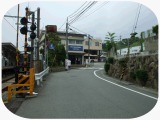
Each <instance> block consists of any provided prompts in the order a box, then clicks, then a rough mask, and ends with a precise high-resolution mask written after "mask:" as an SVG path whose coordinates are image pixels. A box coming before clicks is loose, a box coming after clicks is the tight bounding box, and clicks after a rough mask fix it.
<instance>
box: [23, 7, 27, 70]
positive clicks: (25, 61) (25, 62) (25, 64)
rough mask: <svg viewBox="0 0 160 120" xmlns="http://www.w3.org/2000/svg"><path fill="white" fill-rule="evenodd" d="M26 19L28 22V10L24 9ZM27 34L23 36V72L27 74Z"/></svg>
mask: <svg viewBox="0 0 160 120" xmlns="http://www.w3.org/2000/svg"><path fill="white" fill-rule="evenodd" d="M26 19H27V21H28V8H26ZM26 28H28V25H27V24H26ZM27 46H28V43H27V33H26V34H25V43H24V52H25V53H24V66H25V67H24V72H25V73H26V72H27V58H28V54H27Z"/></svg>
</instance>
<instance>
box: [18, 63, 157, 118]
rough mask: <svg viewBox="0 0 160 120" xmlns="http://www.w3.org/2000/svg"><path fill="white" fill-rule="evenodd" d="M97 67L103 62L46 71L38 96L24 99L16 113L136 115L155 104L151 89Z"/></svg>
mask: <svg viewBox="0 0 160 120" xmlns="http://www.w3.org/2000/svg"><path fill="white" fill-rule="evenodd" d="M98 68H103V64H102V63H101V64H95V67H94V68H93V69H90V68H87V69H83V68H82V69H73V70H69V71H64V72H57V73H51V74H49V75H48V76H47V79H46V81H44V82H43V87H42V88H41V90H40V92H39V94H38V96H37V97H35V98H28V99H26V100H25V101H24V102H23V103H22V105H21V106H20V108H19V109H18V111H17V112H16V114H17V115H18V116H21V117H25V118H136V117H139V116H142V115H144V114H146V113H148V112H149V111H150V110H151V109H152V108H153V107H154V106H155V104H156V102H157V95H156V94H154V92H152V91H150V90H147V89H143V88H140V87H136V86H134V85H130V84H128V83H124V82H120V81H118V80H116V79H113V78H110V77H108V76H106V75H104V70H99V69H98ZM97 76H99V77H101V78H98V77H97Z"/></svg>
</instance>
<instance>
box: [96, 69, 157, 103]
mask: <svg viewBox="0 0 160 120" xmlns="http://www.w3.org/2000/svg"><path fill="white" fill-rule="evenodd" d="M97 71H100V70H95V71H94V75H95V76H96V77H98V78H99V79H101V80H104V81H106V82H108V83H111V84H113V85H116V86H118V87H121V88H124V89H126V90H129V91H132V92H135V93H138V94H140V95H143V96H146V97H149V98H152V99H155V100H158V98H155V97H152V96H149V95H146V94H144V93H141V92H138V91H135V90H132V89H130V88H127V87H124V86H122V85H119V84H116V83H114V82H111V81H109V80H106V79H104V78H101V77H99V76H98V75H97V74H96V72H97Z"/></svg>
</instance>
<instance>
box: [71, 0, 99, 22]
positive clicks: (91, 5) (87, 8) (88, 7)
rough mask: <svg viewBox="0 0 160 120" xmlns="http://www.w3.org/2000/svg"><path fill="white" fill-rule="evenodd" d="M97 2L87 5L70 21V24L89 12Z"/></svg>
mask: <svg viewBox="0 0 160 120" xmlns="http://www.w3.org/2000/svg"><path fill="white" fill-rule="evenodd" d="M96 3H97V2H92V3H91V4H90V5H89V6H87V7H86V8H85V9H84V10H83V11H82V12H81V13H79V15H77V16H76V17H75V18H74V19H72V20H70V21H69V24H72V23H74V22H75V21H77V20H78V19H79V18H80V17H81V16H82V15H83V14H84V13H85V12H87V11H88V10H89V9H90V8H91V7H93V5H95V4H96Z"/></svg>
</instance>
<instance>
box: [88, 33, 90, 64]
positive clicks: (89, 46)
mask: <svg viewBox="0 0 160 120" xmlns="http://www.w3.org/2000/svg"><path fill="white" fill-rule="evenodd" d="M88 64H90V35H88Z"/></svg>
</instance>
